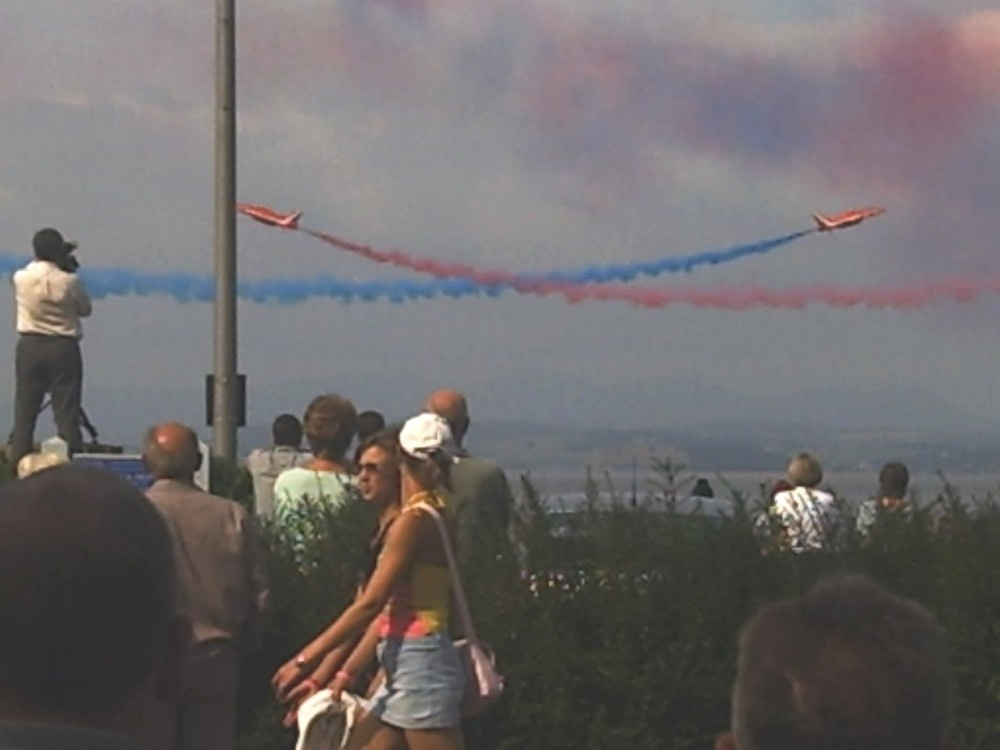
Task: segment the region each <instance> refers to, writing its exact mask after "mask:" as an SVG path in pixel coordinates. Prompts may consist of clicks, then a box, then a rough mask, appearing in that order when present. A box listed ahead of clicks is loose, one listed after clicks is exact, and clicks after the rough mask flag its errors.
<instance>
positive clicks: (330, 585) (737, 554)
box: [241, 466, 1000, 750]
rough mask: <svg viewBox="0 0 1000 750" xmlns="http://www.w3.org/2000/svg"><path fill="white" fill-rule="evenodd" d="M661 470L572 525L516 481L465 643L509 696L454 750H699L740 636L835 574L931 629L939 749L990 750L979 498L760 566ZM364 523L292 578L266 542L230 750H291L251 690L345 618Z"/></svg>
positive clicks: (993, 681)
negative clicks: (882, 588) (486, 652)
mask: <svg viewBox="0 0 1000 750" xmlns="http://www.w3.org/2000/svg"><path fill="white" fill-rule="evenodd" d="M663 468H664V476H665V480H666V481H664V482H663V483H662V484H661V485H659V487H658V489H657V491H656V492H655V494H653V495H651V496H649V497H647V498H645V500H643V501H640V502H636V503H633V502H626V501H622V500H620V499H618V500H615V501H613V502H612V503H611V504H610V505H609V504H608V503H607V502H604V503H603V504H598V503H597V501H596V492H592V493H591V497H592V498H593V501H592V502H590V503H588V504H587V505H586V506H585V507H583V508H580V509H577V510H576V511H575V512H573V513H557V512H556V513H554V512H553V511H554V510H559V509H558V508H553V507H552V505H551V504H550V503H547V502H546V501H545V500H544V499H543V498H540V497H538V495H537V494H536V493H535V492H534V490H533V488H532V487H531V485H530V484H529V483H527V482H525V483H524V486H523V487H522V492H521V493H520V495H521V499H520V501H519V509H518V513H517V517H516V528H515V529H514V533H513V534H512V537H513V542H512V544H511V546H510V548H509V549H507V550H506V552H505V553H504V554H503V555H502V556H501V557H500V558H499V559H495V560H482V559H479V560H477V559H475V558H473V560H472V561H471V562H470V563H469V564H468V567H467V568H466V570H465V573H464V580H465V585H466V588H467V589H468V593H469V598H470V602H471V605H472V609H473V613H474V615H475V618H476V622H477V627H478V629H479V630H480V632H481V635H482V636H483V637H484V638H485V639H486V640H487V641H488V642H490V643H491V644H492V645H493V647H494V648H495V650H496V651H497V654H498V656H499V659H500V664H501V667H502V671H503V673H504V674H505V676H506V678H507V681H508V692H507V694H506V695H505V697H504V698H503V700H502V701H501V703H500V704H499V705H498V706H497V707H495V708H494V709H493V710H492V711H491V712H489V713H488V714H487V715H485V716H482V717H480V718H477V719H475V720H473V721H470V722H468V723H467V725H466V727H465V730H466V738H467V742H468V746H469V747H470V748H475V749H476V750H494V749H496V750H514V749H515V748H516V749H517V750H562V749H565V750H570V749H571V748H572V749H573V750H576V749H577V748H593V749H594V750H597V749H598V748H601V749H603V748H624V747H629V748H637V749H640V750H641V749H648V750H653V749H654V748H658V749H660V748H662V749H675V748H676V749H677V750H680V749H682V748H684V749H688V748H691V749H694V748H711V746H712V742H713V739H714V737H715V735H716V734H717V733H718V732H720V731H721V730H723V729H725V728H726V727H727V725H728V712H729V689H730V684H731V682H732V678H733V672H734V665H735V657H736V641H737V636H738V633H739V630H740V628H741V626H742V625H743V623H744V622H745V621H746V620H747V619H748V618H749V617H750V616H751V615H752V614H753V612H754V611H755V610H756V608H757V607H758V606H759V605H760V604H762V603H763V602H766V601H770V600H773V599H777V598H782V597H786V596H792V595H798V594H801V593H802V592H804V591H805V590H806V589H807V588H808V587H809V586H810V585H811V584H812V583H813V582H815V581H816V580H818V579H819V578H821V577H823V576H826V575H830V574H835V573H844V572H860V573H865V574H866V575H868V576H870V577H871V578H873V579H874V580H877V581H879V582H881V583H883V584H884V585H886V586H887V587H889V588H890V589H892V590H893V591H895V592H898V593H900V594H902V595H905V596H908V597H912V598H914V599H916V600H918V601H920V602H922V603H923V604H925V605H926V606H928V607H929V608H930V609H931V610H932V611H934V612H935V613H936V614H937V616H938V617H939V618H940V619H941V621H942V622H943V624H944V625H945V627H946V629H947V631H948V634H949V637H950V641H951V647H952V650H953V658H954V664H955V667H956V672H957V676H958V686H959V702H958V707H957V713H956V717H955V721H954V725H953V735H954V738H955V739H956V740H957V742H958V744H959V746H960V747H963V748H966V750H979V749H981V748H989V747H1000V711H998V707H1000V648H998V646H1000V509H998V506H997V505H996V504H995V503H994V502H993V501H992V499H991V498H987V499H986V500H981V501H978V502H977V503H976V504H975V506H972V505H971V504H970V503H968V502H963V501H962V500H961V498H958V497H955V496H954V494H953V493H951V492H950V491H949V490H948V488H947V487H945V490H944V491H943V492H942V494H941V496H940V497H939V498H937V500H936V501H935V502H934V503H931V504H928V505H926V506H924V507H923V508H922V509H921V510H919V511H918V512H916V513H914V514H913V515H912V516H903V517H888V518H883V519H880V521H879V523H878V524H877V525H876V527H875V529H874V532H873V533H872V535H871V537H870V538H868V539H866V540H862V539H860V538H858V537H857V536H856V535H855V534H853V533H851V531H850V530H851V529H852V526H851V525H849V524H848V525H847V527H846V528H847V529H848V533H846V534H844V535H843V540H842V543H841V545H840V547H839V548H838V549H837V550H836V551H833V552H823V553H813V554H805V555H793V554H790V553H784V552H781V551H778V552H769V553H767V554H762V551H761V550H762V545H761V540H760V538H759V529H755V526H754V523H753V522H752V517H753V515H754V514H755V512H756V509H757V507H758V506H759V500H755V501H754V502H748V501H747V499H746V498H744V497H741V496H740V495H739V494H737V493H732V497H731V502H732V513H731V515H730V516H728V517H721V516H716V517H710V516H708V515H706V514H695V515H690V514H688V513H684V514H681V513H678V512H676V510H675V505H674V498H675V496H676V489H677V486H678V484H679V483H681V482H683V481H684V478H683V476H682V474H680V473H678V472H677V470H676V468H674V467H669V466H665V467H663ZM592 489H594V488H593V487H592ZM372 523H373V519H372V518H371V517H370V515H369V513H368V510H367V509H366V508H364V507H363V505H361V504H359V505H357V506H352V507H349V508H347V509H346V510H344V511H342V512H341V513H339V514H337V515H333V516H329V517H325V518H323V519H322V523H321V524H320V533H319V534H318V535H317V537H316V538H315V539H314V540H312V544H311V545H310V547H309V552H308V557H309V559H308V560H307V561H305V562H303V561H302V560H301V559H299V558H298V557H296V552H295V545H294V541H293V540H292V539H291V537H290V535H289V533H288V531H287V530H281V529H275V528H269V529H266V530H265V534H266V536H267V540H268V547H269V549H270V556H271V560H270V562H271V575H272V576H273V586H274V604H275V610H274V612H273V615H272V618H271V620H270V625H269V628H268V631H267V635H266V638H265V643H264V647H263V649H262V650H261V651H260V652H259V653H257V654H255V655H253V656H252V657H251V658H250V661H249V663H248V665H247V669H246V670H245V674H244V678H243V686H242V687H243V691H242V700H241V747H242V748H243V750H258V749H259V750H264V749H265V748H268V749H273V748H282V747H291V746H292V745H293V743H294V736H293V734H292V733H291V732H289V731H288V730H282V729H281V728H280V726H279V711H278V707H277V706H276V705H274V703H273V701H272V699H271V697H270V694H269V688H268V684H267V680H268V677H269V675H270V674H271V673H272V671H273V670H274V669H275V668H276V667H277V666H278V665H279V664H280V663H281V662H282V661H283V660H285V659H288V658H289V657H290V656H292V655H293V654H294V653H295V652H296V650H297V649H298V647H300V646H301V645H302V644H303V643H305V642H306V640H307V639H309V638H311V637H312V636H313V635H314V634H315V633H317V632H318V631H319V630H320V629H321V628H322V627H323V626H324V625H325V624H326V623H328V622H329V621H330V619H331V618H332V617H335V616H336V615H337V613H338V612H340V611H341V609H342V608H343V607H344V606H345V605H346V604H347V603H348V601H349V600H350V598H351V595H352V592H353V589H354V586H355V583H356V580H357V579H356V570H357V567H358V565H357V563H358V559H359V555H360V554H361V549H362V547H363V544H364V540H365V539H367V536H368V534H369V532H370V530H371V528H372ZM313 524H314V525H315V524H316V522H315V521H314V522H313Z"/></svg>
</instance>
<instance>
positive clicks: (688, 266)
mask: <svg viewBox="0 0 1000 750" xmlns="http://www.w3.org/2000/svg"><path fill="white" fill-rule="evenodd" d="M813 231H814V230H812V229H806V230H803V231H800V232H793V233H792V234H786V235H784V236H782V237H774V238H773V239H769V240H761V241H760V242H751V243H749V244H745V245H735V246H734V247H729V248H726V249H724V250H708V251H705V252H701V253H694V254H692V255H680V256H677V257H673V258H657V259H654V260H647V261H639V262H636V263H622V264H616V265H609V266H590V267H589V268H582V269H579V270H555V271H546V272H543V273H539V274H530V273H529V274H518V276H517V279H518V280H519V281H526V282H538V281H542V282H551V283H555V284H607V283H609V282H628V281H632V280H634V279H635V278H636V277H638V276H654V277H655V276H660V275H662V274H664V273H690V272H691V271H693V270H694V269H696V268H698V267H699V266H716V265H719V264H720V263H728V262H730V261H733V260H739V259H740V258H746V257H748V256H751V255H763V254H765V253H768V252H770V251H771V250H775V249H777V248H779V247H782V246H783V245H787V244H789V243H791V242H794V241H795V240H797V239H799V238H801V237H805V236H806V235H807V234H812V233H813Z"/></svg>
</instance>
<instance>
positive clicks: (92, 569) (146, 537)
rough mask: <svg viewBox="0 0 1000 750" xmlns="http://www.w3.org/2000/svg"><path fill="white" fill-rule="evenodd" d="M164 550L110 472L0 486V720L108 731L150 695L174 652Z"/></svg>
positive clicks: (67, 473)
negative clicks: (129, 708)
mask: <svg viewBox="0 0 1000 750" xmlns="http://www.w3.org/2000/svg"><path fill="white" fill-rule="evenodd" d="M172 555H173V553H172V547H171V543H170V538H169V534H168V531H167V528H166V526H165V524H164V523H163V521H162V519H161V518H160V515H159V514H158V513H157V512H156V510H155V508H153V506H152V505H151V504H150V502H149V501H148V500H147V499H146V497H145V496H144V495H143V494H142V493H141V492H139V491H138V490H137V489H135V488H134V487H133V486H132V485H131V484H129V483H128V482H126V481H124V480H122V479H120V478H118V477H116V476H114V475H112V474H110V473H108V472H105V471H102V470H100V469H95V468H85V467H80V466H72V465H70V466H59V467H55V468H50V469H45V470H43V471H40V472H38V473H36V474H33V475H32V476H30V477H27V478H26V479H22V480H19V481H17V482H11V483H8V484H6V485H4V486H3V487H0V714H2V715H3V716H4V717H5V718H7V719H14V720H17V719H23V720H32V721H45V720H46V719H47V718H49V717H58V718H59V719H61V721H60V723H63V722H69V723H83V724H84V725H88V724H90V725H94V726H105V725H109V724H115V723H116V722H115V720H114V717H115V716H116V714H117V713H118V712H121V711H122V710H123V709H125V707H126V706H132V707H133V708H134V707H135V703H136V701H137V697H136V696H137V695H139V694H143V695H145V694H146V693H147V692H148V693H150V694H152V692H153V691H154V689H153V688H150V685H151V684H152V683H154V682H156V681H157V680H159V679H160V677H161V676H162V673H161V670H162V669H163V668H164V665H165V664H168V663H173V662H176V661H177V660H178V658H179V657H181V656H182V655H183V654H182V652H181V651H179V650H177V649H175V648H174V646H176V644H177V640H176V638H175V637H174V636H175V635H176V632H175V631H176V628H175V625H176V623H177V620H176V618H175V617H174V604H175V572H174V562H173V556H172ZM171 644H173V645H171ZM53 720H54V719H53Z"/></svg>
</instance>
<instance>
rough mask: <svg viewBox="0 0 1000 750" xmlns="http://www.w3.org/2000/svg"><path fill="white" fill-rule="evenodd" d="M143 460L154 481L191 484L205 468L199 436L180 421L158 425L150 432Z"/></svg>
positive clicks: (145, 442)
mask: <svg viewBox="0 0 1000 750" xmlns="http://www.w3.org/2000/svg"><path fill="white" fill-rule="evenodd" d="M142 458H143V460H144V461H145V463H146V468H147V469H148V470H149V473H150V474H152V475H153V478H154V479H179V480H181V481H185V482H190V481H192V479H193V478H194V473H195V472H196V471H198V468H199V467H200V466H201V451H200V449H199V448H198V436H197V435H196V434H195V432H194V430H192V429H191V428H190V427H187V426H186V425H182V424H180V423H178V422H166V423H165V424H161V425H157V426H156V427H153V428H151V429H150V430H149V431H148V432H147V433H146V439H145V441H144V443H143V450H142Z"/></svg>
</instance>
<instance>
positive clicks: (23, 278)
mask: <svg viewBox="0 0 1000 750" xmlns="http://www.w3.org/2000/svg"><path fill="white" fill-rule="evenodd" d="M32 245H33V247H34V251H35V259H34V260H33V261H31V262H30V263H29V264H28V265H26V266H25V267H24V268H22V269H21V270H20V271H18V272H17V273H15V274H14V288H15V292H16V296H17V332H18V334H19V336H18V341H17V353H16V356H15V366H14V367H15V374H16V378H17V389H16V394H15V397H14V433H13V436H12V440H11V459H12V461H13V462H14V463H15V464H16V463H17V462H18V461H19V460H20V459H21V457H22V456H24V455H26V454H28V453H30V452H31V451H32V447H33V443H34V437H35V422H36V421H37V419H38V412H39V410H40V409H41V406H42V400H43V399H44V398H45V394H46V393H49V394H50V395H51V396H52V412H53V414H54V416H55V421H56V428H57V429H58V432H59V437H61V438H62V439H63V440H65V441H66V444H67V445H68V446H69V451H70V453H71V454H72V453H73V452H75V451H78V450H80V447H81V444H82V442H83V440H82V438H81V436H80V395H81V391H82V388H83V359H82V357H81V356H80V339H81V338H82V337H83V328H82V326H81V324H80V318H85V317H87V316H88V315H90V312H91V304H90V297H88V296H87V290H86V289H85V288H84V286H83V282H81V281H80V279H79V278H78V277H77V275H76V270H77V269H78V268H79V263H78V262H77V260H76V258H75V257H74V256H73V251H74V250H76V243H75V242H66V241H65V240H64V239H63V236H62V235H61V234H60V233H59V232H58V231H56V230H55V229H42V230H39V231H38V232H36V233H35V236H34V238H33V240H32Z"/></svg>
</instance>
